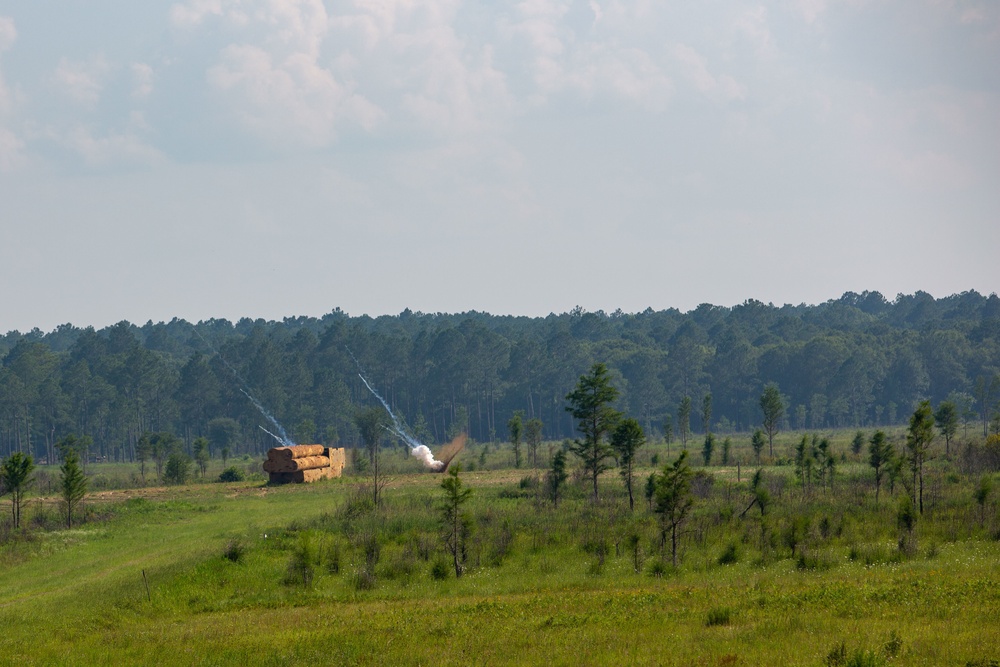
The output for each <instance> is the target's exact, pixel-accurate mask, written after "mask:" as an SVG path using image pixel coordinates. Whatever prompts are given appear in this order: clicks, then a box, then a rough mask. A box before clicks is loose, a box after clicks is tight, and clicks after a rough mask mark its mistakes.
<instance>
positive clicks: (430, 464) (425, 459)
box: [351, 355, 448, 472]
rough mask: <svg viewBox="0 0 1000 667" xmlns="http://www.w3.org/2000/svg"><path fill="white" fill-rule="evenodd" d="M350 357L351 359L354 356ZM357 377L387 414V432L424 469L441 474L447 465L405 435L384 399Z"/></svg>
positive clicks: (363, 378) (428, 449)
mask: <svg viewBox="0 0 1000 667" xmlns="http://www.w3.org/2000/svg"><path fill="white" fill-rule="evenodd" d="M351 356H352V357H353V356H354V355H351ZM357 361H358V360H357V359H355V360H354V363H357ZM358 377H359V378H361V381H362V382H364V383H365V386H366V387H368V391H370V392H371V393H372V395H373V396H374V397H375V398H377V399H378V400H379V403H381V404H382V407H383V408H385V411H386V412H388V413H389V418H390V419H392V426H391V427H389V428H388V430H389V432H390V433H392V434H393V435H395V436H397V437H398V438H399V439H400V440H402V441H403V442H405V443H406V446H407V447H409V448H410V455H411V456H412V457H413V458H415V459H417V460H418V461H420V462H421V463H423V464H424V467H425V468H427V469H428V470H432V471H434V472H441V471H442V470H444V469H445V468H446V467H447V465H448V464H447V462H444V461H438V460H437V459H435V458H434V454H432V453H431V450H430V448H429V447H428V446H427V445H425V444H423V443H421V442H420V441H419V440H417V439H416V438H414V437H413V436H412V435H410V434H409V433H407V432H406V429H405V428H404V427H403V423H402V422H400V421H399V419H398V418H397V417H396V415H395V414H393V412H392V409H391V408H390V407H389V404H388V403H386V401H385V399H384V398H382V397H381V396H380V395H379V393H378V392H377V391H375V390H374V389H372V386H371V385H370V384H368V380H366V379H365V376H364V375H362V374H361V373H358Z"/></svg>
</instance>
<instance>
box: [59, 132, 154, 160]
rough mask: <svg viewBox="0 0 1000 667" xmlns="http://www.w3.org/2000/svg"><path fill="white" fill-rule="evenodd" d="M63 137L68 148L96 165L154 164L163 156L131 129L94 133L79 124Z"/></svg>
mask: <svg viewBox="0 0 1000 667" xmlns="http://www.w3.org/2000/svg"><path fill="white" fill-rule="evenodd" d="M62 141H63V143H64V144H65V145H66V147H67V148H69V149H71V150H73V151H74V152H76V153H77V154H78V155H80V156H81V157H82V158H83V159H84V160H85V161H86V162H87V163H88V164H90V165H91V166H95V167H103V166H107V165H109V164H118V163H122V162H125V163H134V164H153V163H155V162H157V161H159V160H160V159H161V157H162V156H161V154H160V152H159V151H157V150H156V149H155V148H153V147H151V146H149V145H148V144H146V143H145V142H143V141H142V139H141V138H139V137H138V136H137V135H136V134H134V133H133V132H131V131H125V132H112V133H109V134H107V135H105V136H95V134H94V133H93V132H92V131H91V129H89V128H87V127H84V126H82V125H79V126H76V127H74V128H72V129H71V130H69V131H68V132H67V133H66V135H65V136H64V137H63V138H62Z"/></svg>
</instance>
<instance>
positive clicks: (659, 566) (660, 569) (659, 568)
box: [649, 560, 670, 579]
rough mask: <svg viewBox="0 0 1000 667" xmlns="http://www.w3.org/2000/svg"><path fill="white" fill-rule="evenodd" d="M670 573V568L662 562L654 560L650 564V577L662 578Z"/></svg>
mask: <svg viewBox="0 0 1000 667" xmlns="http://www.w3.org/2000/svg"><path fill="white" fill-rule="evenodd" d="M669 571H670V567H669V566H668V565H667V564H666V563H664V562H663V561H662V560H654V561H652V562H651V563H650V564H649V576H651V577H656V578H657V579H659V578H661V577H662V576H663V575H665V574H667V572H669Z"/></svg>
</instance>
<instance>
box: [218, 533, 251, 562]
mask: <svg viewBox="0 0 1000 667" xmlns="http://www.w3.org/2000/svg"><path fill="white" fill-rule="evenodd" d="M246 551H247V545H246V543H245V542H244V541H243V540H242V539H241V538H239V537H234V538H233V539H231V540H229V542H228V543H227V544H226V548H225V550H224V551H223V552H222V556H223V558H225V559H226V560H228V561H229V562H231V563H239V562H240V561H242V560H243V556H244V555H245V554H246Z"/></svg>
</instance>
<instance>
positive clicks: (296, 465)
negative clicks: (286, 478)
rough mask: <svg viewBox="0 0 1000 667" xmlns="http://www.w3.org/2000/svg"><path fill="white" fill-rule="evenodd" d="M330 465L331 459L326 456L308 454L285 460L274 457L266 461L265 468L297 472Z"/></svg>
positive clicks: (274, 470) (270, 470)
mask: <svg viewBox="0 0 1000 667" xmlns="http://www.w3.org/2000/svg"><path fill="white" fill-rule="evenodd" d="M329 467H330V459H329V457H326V456H307V457H305V458H304V459H287V460H285V461H276V460H274V459H268V460H266V461H264V470H265V471H267V472H296V471H298V470H310V469H312V468H329Z"/></svg>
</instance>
